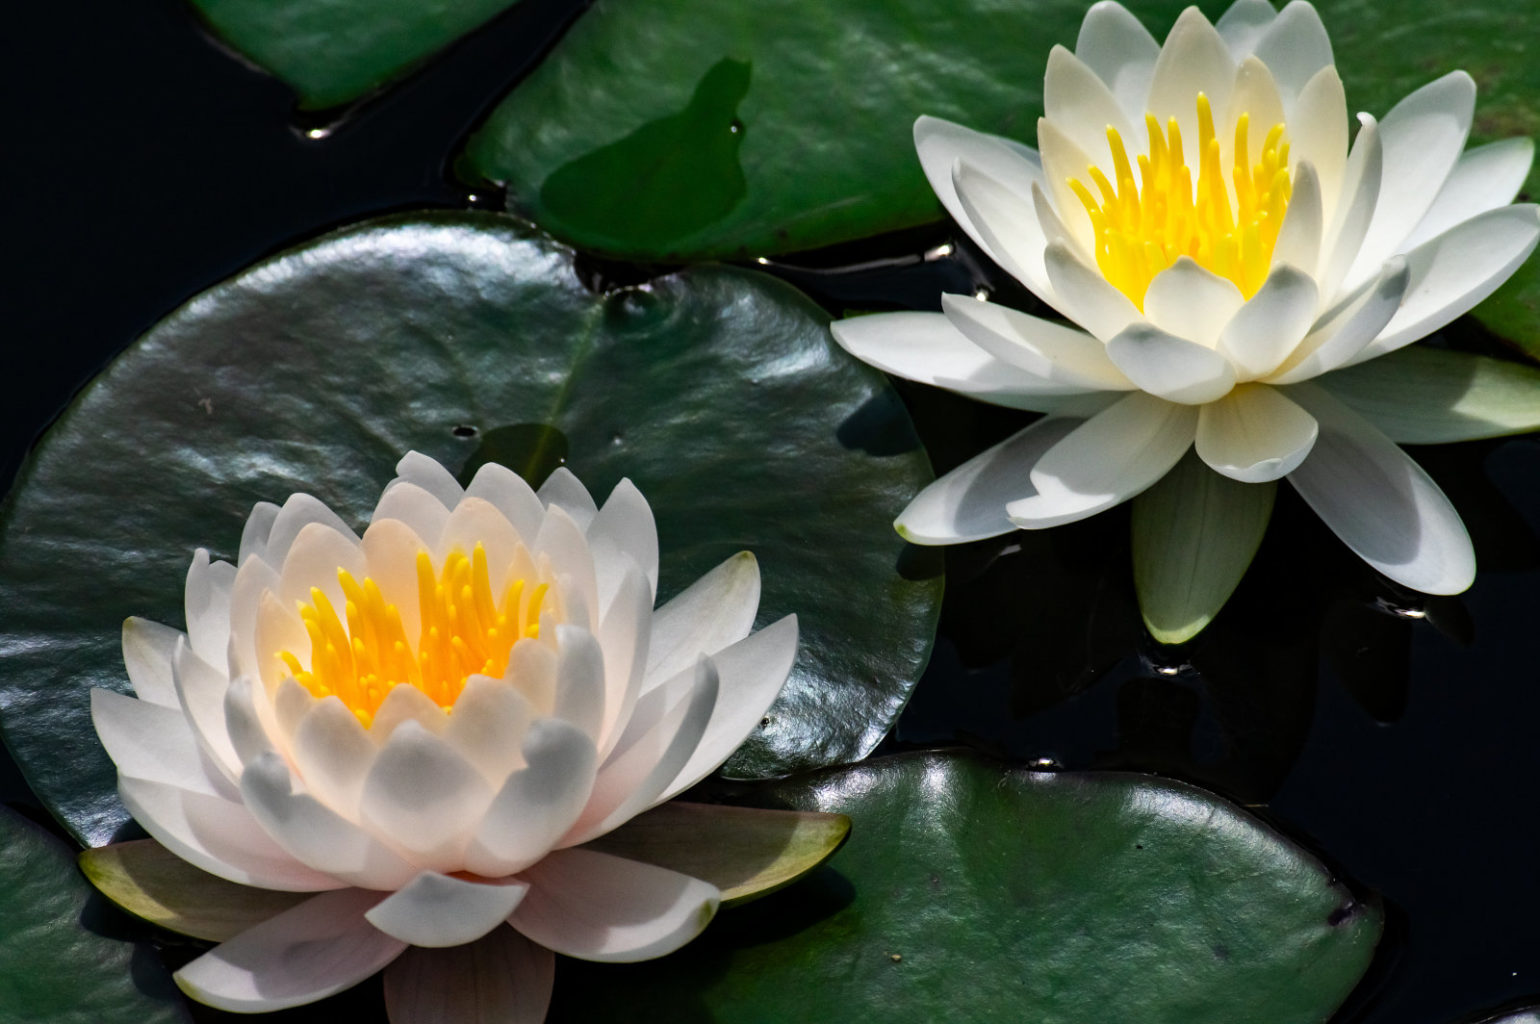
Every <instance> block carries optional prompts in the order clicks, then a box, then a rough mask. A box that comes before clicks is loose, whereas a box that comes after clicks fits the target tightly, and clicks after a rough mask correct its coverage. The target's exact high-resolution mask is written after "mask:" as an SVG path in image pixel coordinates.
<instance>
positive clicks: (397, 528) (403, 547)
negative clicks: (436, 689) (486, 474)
mask: <svg viewBox="0 0 1540 1024" xmlns="http://www.w3.org/2000/svg"><path fill="white" fill-rule="evenodd" d="M360 547H361V548H362V549H363V553H364V560H365V562H366V563H367V565H368V575H369V578H370V579H372V580H374V582H375V584H376V585H377V586H378V587H379V588H380V592H381V594H383V595H384V597H385V601H386V602H387V603H389V604H393V605H395V606H396V610H397V611H398V612H399V613H400V615H401V628H402V630H403V631H404V632H405V633H406V635H407V637H408V638H410V639H412V640H416V639H417V637H418V635H419V634H420V633H421V632H422V614H421V612H420V611H419V610H418V607H417V555H418V552H421V551H428V550H429V547H428V542H427V541H425V540H423V539H422V537H421V536H420V535H419V534H418V533H417V532H416V531H414V530H413V529H412V528H411V527H410V526H408V525H407V524H406V523H403V522H401V521H400V520H398V519H377V520H375V521H374V522H372V523H370V524H369V528H368V529H367V530H365V531H364V539H363V541H362V542H361V544H360ZM242 571H243V572H244V571H245V570H244V569H243V570H242Z"/></svg>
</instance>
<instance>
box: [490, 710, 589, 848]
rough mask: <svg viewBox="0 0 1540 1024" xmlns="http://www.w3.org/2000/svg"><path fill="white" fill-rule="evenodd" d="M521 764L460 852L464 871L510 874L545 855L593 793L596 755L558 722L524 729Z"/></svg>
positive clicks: (583, 738)
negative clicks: (463, 850) (526, 732)
mask: <svg viewBox="0 0 1540 1024" xmlns="http://www.w3.org/2000/svg"><path fill="white" fill-rule="evenodd" d="M523 757H524V761H525V766H524V767H523V768H520V769H519V770H518V771H516V772H514V773H513V774H512V775H510V776H509V777H508V780H507V782H505V783H504V784H503V786H502V788H501V789H500V790H499V791H498V793H497V796H495V797H493V799H492V805H491V806H490V807H489V808H487V813H486V816H485V817H484V818H483V819H482V821H481V824H480V825H479V826H478V827H477V830H476V834H475V836H474V837H473V838H472V839H471V842H470V845H469V846H468V847H466V851H465V866H466V868H467V869H468V870H470V871H474V872H476V873H477V874H479V875H485V876H487V877H489V878H495V877H500V876H502V875H508V874H514V873H516V872H518V871H522V870H523V869H524V868H526V867H528V866H529V865H530V864H533V863H534V862H535V861H537V860H539V859H540V858H541V857H543V856H545V855H546V853H547V852H548V851H550V849H551V848H552V847H553V846H555V845H556V843H557V841H558V840H560V839H561V837H562V836H563V835H565V834H566V832H567V830H568V829H569V828H571V827H572V824H573V822H575V821H576V820H577V818H578V815H579V814H581V813H582V811H583V808H584V806H586V805H587V803H588V798H589V794H590V793H592V791H593V786H594V779H595V777H596V774H597V772H598V767H599V758H598V752H597V751H596V750H595V749H594V743H593V740H592V738H590V737H589V735H588V734H587V733H585V732H583V730H581V729H579V728H577V727H576V726H573V725H571V724H570V723H567V722H563V721H562V720H561V719H559V718H544V719H541V720H540V721H538V722H536V723H535V724H534V725H533V726H531V727H530V730H529V733H528V735H527V736H526V737H525V740H524V744H523Z"/></svg>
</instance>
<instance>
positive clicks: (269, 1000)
mask: <svg viewBox="0 0 1540 1024" xmlns="http://www.w3.org/2000/svg"><path fill="white" fill-rule="evenodd" d="M397 471H398V473H399V474H400V476H399V477H398V479H396V480H394V481H392V482H391V483H390V485H389V486H388V487H387V488H386V489H385V491H384V493H383V494H382V495H381V497H380V500H379V504H378V505H377V506H376V508H375V510H374V514H373V517H372V521H371V522H370V524H369V527H368V529H367V530H366V531H365V533H364V535H363V537H362V539H360V538H359V537H357V536H355V535H354V534H353V533H352V531H350V530H349V529H348V528H347V527H346V526H345V525H344V524H343V522H342V521H341V520H340V519H339V518H338V517H337V516H336V515H335V514H334V513H333V512H332V511H331V510H330V509H328V508H327V507H326V506H325V505H323V504H321V503H320V502H319V501H317V500H315V499H314V498H311V497H309V496H307V495H303V494H298V495H295V496H294V497H292V498H290V499H289V500H288V502H287V503H286V504H285V505H284V506H283V507H282V508H278V507H276V506H273V505H269V504H261V505H258V506H257V507H256V508H255V509H254V510H253V512H252V514H251V517H250V519H249V520H248V521H247V523H246V529H245V532H244V534H243V535H242V537H241V547H240V559H239V568H238V569H237V568H236V567H235V566H232V565H229V564H226V563H223V562H218V561H210V559H209V557H208V555H207V553H206V552H203V551H199V552H198V554H197V556H196V557H195V558H194V559H193V563H192V567H191V569H190V570H189V572H188V577H187V593H186V607H187V627H188V628H187V633H186V635H183V634H181V633H178V632H176V631H174V630H171V629H168V628H166V627H163V626H157V625H155V624H153V623H149V622H146V621H143V620H137V619H131V620H129V622H128V623H127V625H126V626H125V629H124V645H123V646H124V660H125V661H126V662H127V665H128V670H129V676H130V678H131V679H132V681H133V684H134V688H135V690H136V691H137V692H138V695H139V698H140V699H138V700H134V699H132V698H128V697H124V696H121V695H119V694H116V693H110V692H107V691H104V690H97V691H95V693H94V694H93V703H92V710H93V714H94V717H95V721H96V727H97V731H98V733H99V734H100V736H101V738H102V742H103V744H104V745H105V746H106V748H107V750H108V753H110V754H111V755H112V758H113V760H114V761H115V762H116V763H117V767H118V772H119V792H120V793H121V795H122V797H123V801H124V803H125V804H126V805H127V806H128V808H129V810H130V811H131V812H132V813H133V815H134V817H135V818H137V819H138V821H139V822H140V824H142V825H143V826H144V827H145V828H146V829H147V830H148V831H149V832H150V834H151V835H152V836H154V837H155V838H156V839H157V840H159V841H160V842H161V843H162V844H164V845H165V846H166V847H168V848H170V849H171V850H172V851H174V852H175V853H176V854H178V855H180V856H181V857H182V858H184V859H185V860H187V861H190V862H191V863H192V864H194V865H196V866H198V867H200V868H203V869H204V870H206V871H209V872H212V873H214V874H216V875H220V876H222V877H224V878H227V879H230V880H232V881H235V882H241V883H245V884H247V885H253V886H260V887H264V888H269V889H281V890H288V891H314V892H316V893H318V895H316V896H314V897H312V898H310V899H308V900H307V901H305V902H303V903H300V904H299V905H298V906H296V907H294V908H293V909H291V910H288V911H285V912H284V913H281V914H279V915H278V916H276V917H272V918H270V919H269V920H267V921H265V922H264V923H261V924H258V925H256V926H255V927H252V928H250V929H248V930H246V931H244V932H243V933H241V934H240V935H238V936H236V937H235V938H233V939H231V940H230V941H228V942H225V943H224V944H222V945H220V946H218V947H216V948H215V949H213V950H211V951H210V952H208V953H207V954H205V955H204V956H202V957H200V958H198V959H197V960H194V961H193V962H192V963H191V964H189V965H187V966H186V967H184V968H183V969H182V970H181V971H179V972H178V973H177V979H178V981H179V983H180V984H181V986H182V987H183V989H184V990H186V991H187V992H188V993H189V994H190V995H192V996H193V997H194V998H196V999H198V1000H200V1001H202V1002H205V1003H209V1004H211V1005H214V1006H219V1007H223V1008H226V1009H231V1010H237V1011H253V1010H269V1009H277V1008H280V1007H284V1006H292V1005H297V1004H301V1003H306V1002H310V1001H313V1000H316V999H320V998H322V997H324V996H326V995H329V994H331V993H333V992H337V991H339V990H341V989H343V988H346V987H348V986H351V985H353V984H354V983H356V982H358V981H359V980H361V979H363V978H365V977H367V976H368V975H370V974H372V973H374V972H375V971H377V970H379V969H380V968H382V967H384V966H386V965H387V964H391V963H392V961H395V963H394V964H393V965H392V967H391V968H390V972H388V973H387V991H388V992H389V991H404V990H406V989H410V990H412V991H419V992H428V993H432V992H442V991H448V990H450V989H454V988H457V987H461V988H463V987H466V986H470V987H473V988H474V987H477V986H479V988H478V989H477V991H480V992H482V998H491V997H489V996H487V995H486V993H492V994H493V995H496V993H498V992H502V993H503V994H504V995H505V996H506V1000H507V1001H506V1005H502V1004H499V1005H498V1007H496V1008H498V1009H499V1010H500V1013H501V1015H499V1016H498V1019H508V1020H516V1021H526V1020H529V1021H538V1020H540V1019H541V1018H542V1017H543V1015H544V1011H545V1006H546V1004H547V1002H548V1000H549V997H550V985H551V967H552V958H551V952H550V951H553V950H554V951H555V952H558V953H565V954H568V955H571V956H576V957H582V958H585V959H590V960H613V961H629V960H641V959H646V958H649V957H654V956H659V955H662V954H664V953H667V952H669V951H671V950H673V949H675V948H677V947H678V946H680V945H682V944H683V943H685V942H687V941H689V940H690V939H691V938H693V937H694V936H695V935H696V934H698V933H699V932H700V930H701V929H702V928H703V927H705V925H706V923H707V922H708V921H709V920H710V919H711V916H712V914H713V913H714V912H715V910H716V907H717V904H718V895H719V894H718V891H717V889H716V888H714V887H713V886H712V885H710V884H707V883H706V882H702V881H699V880H698V879H695V878H691V877H688V876H686V875H683V874H679V873H677V872H674V871H670V870H666V869H664V868H661V867H656V866H652V865H650V864H643V863H640V862H637V861H633V860H628V859H623V858H621V857H617V856H613V855H610V854H606V853H601V852H598V851H596V850H591V849H582V848H580V844H583V843H586V842H587V841H589V840H591V839H594V838H596V837H598V836H601V835H604V834H605V833H607V832H609V831H610V830H612V829H614V828H615V827H616V826H618V825H621V824H623V823H624V822H626V821H627V820H628V819H630V818H631V817H633V816H634V815H636V814H638V813H640V812H641V811H643V810H646V809H647V808H649V807H651V806H653V805H655V804H658V803H660V802H662V801H664V800H667V799H668V798H669V797H671V796H673V795H674V794H675V793H678V792H679V791H680V790H682V789H684V788H685V787H687V786H689V785H691V784H692V783H694V782H696V781H697V780H699V779H701V778H702V777H703V776H705V775H706V774H708V773H709V772H711V771H712V770H713V769H715V768H716V767H717V765H719V764H720V763H721V762H722V761H723V760H724V759H725V758H726V757H727V756H728V755H729V754H730V753H732V751H733V750H734V749H735V748H736V747H737V746H738V745H739V743H741V742H742V740H743V739H744V738H745V737H746V736H747V735H748V733H749V732H750V731H751V730H752V729H753V728H754V727H755V726H756V725H757V724H758V723H759V721H760V719H761V717H762V716H763V715H764V713H765V710H766V709H767V708H768V707H769V705H770V703H771V702H772V701H773V700H774V699H775V696H776V694H777V693H778V692H779V690H780V687H781V684H782V683H783V682H784V680H785V678H786V676H787V673H788V672H789V671H790V669H791V664H792V660H793V658H794V657H795V653H796V644H797V625H796V620H795V618H794V617H787V618H785V619H782V620H781V621H779V622H777V623H775V624H774V625H772V626H769V627H768V628H766V629H764V630H762V631H760V632H758V633H754V634H752V635H751V634H750V629H751V627H752V624H753V620H754V615H755V611H756V609H757V607H758V603H759V573H758V569H757V566H756V563H755V561H754V559H753V557H752V556H751V555H748V554H746V553H745V554H741V555H738V556H735V557H733V558H731V559H729V560H728V561H727V562H725V563H723V564H722V565H721V566H719V567H718V568H716V569H714V570H713V571H711V572H710V573H708V574H707V575H706V576H705V577H703V578H702V579H701V580H699V581H698V582H697V583H695V584H694V585H693V586H691V587H690V588H689V589H687V590H685V591H684V592H683V593H681V594H680V595H679V596H678V597H676V598H674V599H673V600H672V601H670V602H669V603H668V604H666V605H664V606H663V607H661V608H659V609H658V610H657V611H656V612H654V611H653V599H654V591H655V588H656V585H657V569H658V546H657V534H656V530H655V527H654V524H653V518H652V512H651V510H650V509H649V508H648V505H647V503H646V501H645V500H644V499H643V497H642V495H641V494H640V492H638V491H637V489H636V488H635V487H634V486H632V485H631V483H630V482H629V481H622V482H621V483H620V485H619V486H618V487H616V488H615V490H614V492H613V493H612V494H611V495H610V497H609V500H608V501H606V502H605V504H604V506H603V507H602V508H596V507H595V504H594V502H593V500H592V499H591V498H590V497H589V495H588V492H587V491H586V490H585V489H584V488H583V486H582V485H581V484H580V483H578V481H577V478H576V477H574V476H573V475H572V474H571V473H569V472H567V471H566V470H558V471H557V472H556V474H555V475H553V476H552V477H551V479H550V480H549V481H548V482H547V483H546V485H545V486H544V487H543V488H542V489H541V491H540V492H539V494H538V495H537V494H536V493H535V492H533V491H531V490H530V488H529V487H528V486H526V485H525V484H524V483H523V481H521V480H520V479H519V478H518V477H517V476H516V475H514V474H513V473H511V472H509V471H508V470H506V469H503V468H502V467H500V466H496V465H487V466H485V467H483V468H482V469H481V470H480V472H478V473H477V475H476V477H475V479H474V480H473V481H472V482H471V484H470V486H469V487H468V488H465V489H462V488H461V487H460V485H459V484H457V483H456V482H455V480H454V478H453V477H452V476H451V475H450V474H449V473H448V472H447V471H445V470H444V469H443V467H441V466H440V465H439V464H438V463H436V462H434V461H433V460H432V459H429V458H426V457H424V456H422V455H418V454H415V453H413V454H409V455H407V456H406V457H405V458H404V459H403V460H402V461H401V463H400V465H399V466H398V467H397ZM227 664H228V672H227V670H226V665H227ZM504 921H506V922H508V923H509V924H511V925H512V926H513V928H512V930H510V929H507V928H499V927H498V926H499V925H501V924H502V923H503V922H504ZM478 940H479V941H478ZM470 942H477V946H476V948H475V949H473V950H454V949H451V950H438V949H434V948H431V947H446V946H458V945H461V944H464V943H470ZM408 946H419V947H430V948H428V949H419V950H414V951H413V953H412V955H411V956H409V957H405V958H402V959H401V960H397V957H398V956H399V955H400V954H401V953H403V952H404V951H405V950H406V949H407V947H408ZM403 979H405V980H403ZM510 979H511V980H512V983H513V987H512V988H511V989H510V987H509V986H510ZM403 986H404V988H403ZM467 991H469V989H467ZM422 1001H423V1000H418V999H416V998H415V997H414V999H412V1000H407V1001H406V1002H402V1001H401V1000H399V999H398V1000H396V1001H395V1002H394V1003H393V1005H392V1011H391V1012H392V1017H393V1019H394V1020H396V1021H397V1022H398V1024H405V1022H407V1021H416V1020H420V1019H429V1018H424V1017H421V1016H420V1013H422V1012H427V1011H425V1010H423V1009H421V1008H420V1007H418V1008H417V1009H413V1007H415V1006H417V1004H418V1003H419V1002H422ZM431 1001H432V1000H431V998H430V999H427V1000H426V1002H431ZM440 1009H442V1007H440ZM431 1019H435V1020H436V1019H439V1018H438V1017H431Z"/></svg>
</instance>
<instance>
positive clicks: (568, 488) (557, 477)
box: [537, 466, 599, 530]
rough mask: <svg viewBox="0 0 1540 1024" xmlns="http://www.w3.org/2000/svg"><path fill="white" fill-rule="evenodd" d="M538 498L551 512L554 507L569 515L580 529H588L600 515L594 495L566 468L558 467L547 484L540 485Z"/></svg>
mask: <svg viewBox="0 0 1540 1024" xmlns="http://www.w3.org/2000/svg"><path fill="white" fill-rule="evenodd" d="M537 493H538V496H539V498H540V503H541V504H542V505H544V506H545V507H546V510H547V511H549V510H550V509H551V508H552V507H553V506H554V507H556V508H560V509H561V510H562V511H563V512H565V513H567V515H568V516H570V517H571V518H572V520H573V521H574V522H576V523H577V524H578V527H579V529H582V530H586V529H588V524H589V523H591V522H593V519H594V516H596V515H598V513H599V506H598V505H597V504H595V503H594V499H593V495H591V494H589V493H588V488H587V487H584V486H583V481H581V480H579V479H578V478H577V476H576V474H574V473H573V472H572V470H570V469H568V468H567V467H566V466H557V467H556V469H555V470H554V471H553V472H552V473H551V475H550V476H548V477H546V480H545V483H543V484H541V485H540V490H539V492H537Z"/></svg>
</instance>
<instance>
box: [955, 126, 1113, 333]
mask: <svg viewBox="0 0 1540 1024" xmlns="http://www.w3.org/2000/svg"><path fill="white" fill-rule="evenodd" d="M1037 144H1038V147H1039V148H1040V151H1041V155H1042V158H1043V178H1044V180H1045V184H1044V185H1043V186H1042V188H1043V191H1045V192H1046V193H1047V194H1048V195H1049V196H1051V197H1052V198H1053V208H1054V211H1055V212H1056V213H1057V214H1058V217H1059V220H1060V222H1061V223H1062V224H1063V225H1064V228H1065V230H1067V231H1068V232H1069V236H1070V238H1071V239H1072V240H1073V241H1074V244H1075V248H1076V250H1077V251H1078V252H1080V253H1089V252H1091V251H1092V250H1093V248H1094V245H1095V239H1096V236H1095V233H1094V232H1093V231H1092V229H1091V215H1090V214H1089V213H1088V212H1087V211H1086V208H1085V204H1084V203H1082V202H1081V201H1080V199H1079V197H1078V196H1076V195H1075V192H1074V189H1073V188H1072V187H1071V186H1070V180H1071V179H1073V180H1075V181H1079V182H1080V183H1082V184H1089V183H1090V182H1091V180H1092V179H1091V175H1090V171H1091V168H1092V167H1096V166H1100V163H1101V162H1100V161H1097V160H1093V159H1092V158H1091V154H1089V153H1087V152H1086V151H1085V150H1083V149H1081V148H1080V146H1079V145H1078V144H1077V143H1076V142H1075V140H1074V139H1072V138H1070V136H1069V135H1068V133H1066V132H1065V131H1064V128H1063V126H1062V125H1060V124H1059V123H1058V122H1057V121H1050V120H1049V119H1048V118H1046V117H1040V118H1038V119H1037ZM1026 194H1028V195H1030V193H1026ZM981 227H987V225H981ZM1048 280H1049V283H1050V284H1052V283H1053V275H1052V274H1050V275H1049V277H1048ZM1054 292H1055V294H1056V295H1057V294H1058V288H1057V286H1056V285H1055V286H1054ZM1054 308H1056V309H1058V310H1059V311H1060V312H1063V313H1066V315H1068V314H1067V312H1066V311H1065V310H1064V308H1063V306H1061V305H1060V304H1059V303H1058V302H1055V303H1054Z"/></svg>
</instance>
